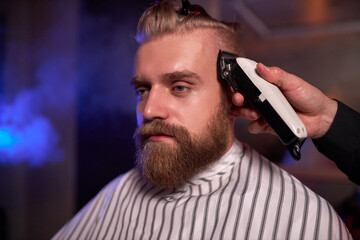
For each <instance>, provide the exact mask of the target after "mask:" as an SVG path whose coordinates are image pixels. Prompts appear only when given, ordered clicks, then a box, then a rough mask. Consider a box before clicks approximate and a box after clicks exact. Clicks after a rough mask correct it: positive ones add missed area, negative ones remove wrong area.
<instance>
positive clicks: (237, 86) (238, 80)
mask: <svg viewBox="0 0 360 240" xmlns="http://www.w3.org/2000/svg"><path fill="white" fill-rule="evenodd" d="M256 64H257V63H256V62H255V61H253V60H250V59H247V58H242V57H238V56H237V55H235V54H232V53H228V52H225V51H221V50H220V51H219V55H218V59H217V71H218V75H219V78H220V79H221V80H224V81H226V82H227V83H228V84H229V85H230V86H231V87H232V88H233V89H234V90H235V91H236V92H239V93H241V94H242V95H243V96H244V98H245V99H246V100H248V101H249V102H250V104H251V105H252V106H253V107H254V108H255V109H256V110H258V111H259V112H260V114H261V116H262V117H263V118H264V119H265V120H266V121H267V122H268V123H269V125H270V126H271V127H272V129H273V130H274V131H275V133H276V134H277V135H278V137H279V138H280V140H281V141H282V143H283V144H284V145H285V146H286V147H287V149H288V150H289V152H290V154H291V156H292V157H293V158H294V159H296V160H299V159H300V157H301V152H300V148H301V146H302V144H303V142H304V141H305V139H306V137H307V132H306V128H305V126H304V124H303V123H302V121H301V120H300V118H299V117H298V115H297V114H296V112H295V111H294V109H293V108H292V106H291V105H290V103H289V102H288V101H287V100H286V98H285V97H284V95H283V94H282V93H281V91H280V90H279V88H277V87H276V86H275V85H274V84H271V83H269V82H267V81H266V80H265V79H263V78H261V77H260V76H259V75H258V74H257V72H256Z"/></svg>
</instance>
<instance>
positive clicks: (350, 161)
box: [233, 64, 360, 185]
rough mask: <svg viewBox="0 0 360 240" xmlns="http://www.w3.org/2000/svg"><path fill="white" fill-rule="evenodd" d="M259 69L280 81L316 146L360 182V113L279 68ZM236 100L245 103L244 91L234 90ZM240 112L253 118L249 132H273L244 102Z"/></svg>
mask: <svg viewBox="0 0 360 240" xmlns="http://www.w3.org/2000/svg"><path fill="white" fill-rule="evenodd" d="M257 72H258V73H259V74H260V75H261V76H262V77H263V78H265V79H267V80H268V81H270V82H271V83H274V84H275V85H277V86H278V87H279V88H280V90H281V91H282V92H283V94H284V95H285V97H286V98H287V99H288V100H289V102H290V103H291V105H293V106H294V107H295V109H296V111H297V114H298V115H299V117H300V118H301V120H302V121H303V122H304V124H305V126H306V129H307V133H308V137H309V138H312V140H313V142H314V144H315V146H316V147H317V149H318V150H319V151H320V152H321V153H323V154H324V155H325V156H326V157H328V158H329V159H331V160H333V161H334V162H335V163H336V164H337V166H338V167H339V168H340V169H341V170H342V171H343V172H344V173H345V174H346V175H347V176H348V177H349V179H350V180H351V181H353V182H354V183H356V184H358V185H360V125H359V122H360V113H358V112H356V111H354V110H353V109H351V108H350V107H348V106H346V105H345V104H343V103H342V102H340V101H337V100H333V99H330V98H329V97H327V96H326V95H325V94H324V93H322V92H321V91H320V90H319V89H317V88H315V87H314V86H312V85H311V84H309V83H307V82H305V81H304V80H302V79H301V78H298V77H296V76H294V75H292V74H289V73H286V72H285V71H283V70H281V69H279V68H276V67H271V68H269V67H266V66H264V65H263V64H258V66H257ZM233 102H234V103H235V104H237V105H238V106H243V102H244V99H243V97H242V96H241V94H234V96H233ZM239 115H240V116H241V117H243V118H246V119H249V120H253V122H251V123H250V124H249V131H250V132H252V133H272V134H274V132H273V130H272V129H271V128H270V127H269V125H268V124H267V123H266V122H265V121H264V120H263V119H261V118H260V115H259V114H258V113H257V112H256V111H255V110H254V109H251V108H247V107H244V106H243V107H241V108H239Z"/></svg>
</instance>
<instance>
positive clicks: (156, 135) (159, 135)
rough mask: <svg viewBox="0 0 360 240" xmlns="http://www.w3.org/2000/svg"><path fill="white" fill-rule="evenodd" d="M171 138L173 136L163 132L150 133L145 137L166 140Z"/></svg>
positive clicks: (153, 139) (152, 139) (151, 139)
mask: <svg viewBox="0 0 360 240" xmlns="http://www.w3.org/2000/svg"><path fill="white" fill-rule="evenodd" d="M173 138H174V137H173V136H170V135H167V134H164V133H152V134H148V135H147V136H146V139H147V140H150V141H168V140H170V139H173Z"/></svg>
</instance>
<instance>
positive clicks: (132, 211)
mask: <svg viewBox="0 0 360 240" xmlns="http://www.w3.org/2000/svg"><path fill="white" fill-rule="evenodd" d="M53 239H321V240H322V239H352V237H351V235H350V234H349V232H348V230H347V228H346V227H345V226H344V224H343V222H342V221H341V219H340V218H339V217H338V215H337V214H336V212H335V211H334V210H333V208H332V207H331V206H330V205H329V203H328V202H327V201H325V200H324V199H322V198H321V197H320V196H318V195H316V194H315V193H314V192H312V191H311V190H309V189H308V188H307V187H305V186H304V185H303V184H302V183H300V182H299V181H298V180H297V179H295V178H294V177H293V176H291V175H289V174H288V173H287V172H285V171H283V170H281V169H280V168H278V167H277V166H275V165H274V164H272V163H270V162H269V161H268V160H266V159H264V158H263V157H262V156H260V155H259V154H258V153H257V152H256V151H254V150H252V149H251V148H249V147H248V146H247V145H245V144H242V143H240V142H237V141H235V143H234V144H233V146H232V148H231V149H230V151H229V152H227V153H226V154H225V155H224V156H223V157H222V158H221V159H220V160H219V161H218V162H217V163H216V164H215V165H214V166H212V167H211V168H210V169H208V170H207V171H206V172H203V173H201V174H200V175H198V176H196V177H195V178H194V180H193V181H191V182H188V183H186V184H185V185H184V187H182V188H180V189H176V190H174V191H165V190H162V189H158V188H155V187H152V186H151V185H148V184H146V183H144V181H143V180H142V178H141V176H140V175H139V174H138V172H137V171H136V170H131V171H129V172H128V173H126V174H125V175H123V176H120V177H119V178H117V179H115V180H114V181H112V182H111V183H110V184H108V185H107V186H106V187H105V188H104V189H103V190H102V191H101V192H100V193H99V194H98V195H97V196H96V197H95V198H94V199H93V200H92V201H91V202H89V203H88V204H87V205H86V206H85V207H84V208H83V209H82V210H81V211H80V212H79V213H78V214H77V215H76V216H75V217H74V218H73V219H72V220H71V221H70V222H68V223H67V224H66V225H65V226H64V227H63V228H62V229H61V230H60V231H59V232H58V233H57V234H56V235H55V236H54V237H53Z"/></svg>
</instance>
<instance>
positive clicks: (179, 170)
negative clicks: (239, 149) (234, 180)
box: [134, 104, 229, 188]
mask: <svg viewBox="0 0 360 240" xmlns="http://www.w3.org/2000/svg"><path fill="white" fill-rule="evenodd" d="M228 129H229V120H228V115H227V112H226V110H225V107H224V106H223V104H220V106H219V108H218V111H217V112H216V113H215V114H214V115H213V117H212V118H211V119H210V120H209V123H208V125H207V126H206V128H204V130H203V131H202V132H201V133H200V134H198V135H197V136H191V134H190V133H189V131H188V130H187V129H186V128H184V127H182V126H174V125H169V124H167V123H165V122H164V121H162V120H153V121H150V122H147V123H145V124H143V125H141V126H140V127H139V128H138V129H137V130H136V131H135V134H134V138H135V144H136V149H137V152H136V166H137V169H138V170H139V171H140V173H141V175H142V176H143V177H144V179H145V180H146V181H148V182H150V183H151V184H153V185H155V186H158V187H165V188H176V187H179V186H180V185H181V184H183V183H184V182H186V181H188V180H190V179H191V178H192V177H193V176H194V175H195V174H197V173H198V172H200V171H201V170H203V169H205V168H206V167H207V166H209V164H211V163H213V162H215V161H217V160H218V159H219V158H220V157H221V156H222V155H223V154H224V153H225V151H226V149H227V146H228ZM159 133H160V134H164V135H168V136H171V137H173V138H174V139H175V141H174V142H175V144H172V143H167V142H155V141H149V140H148V137H150V136H151V135H152V134H159Z"/></svg>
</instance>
